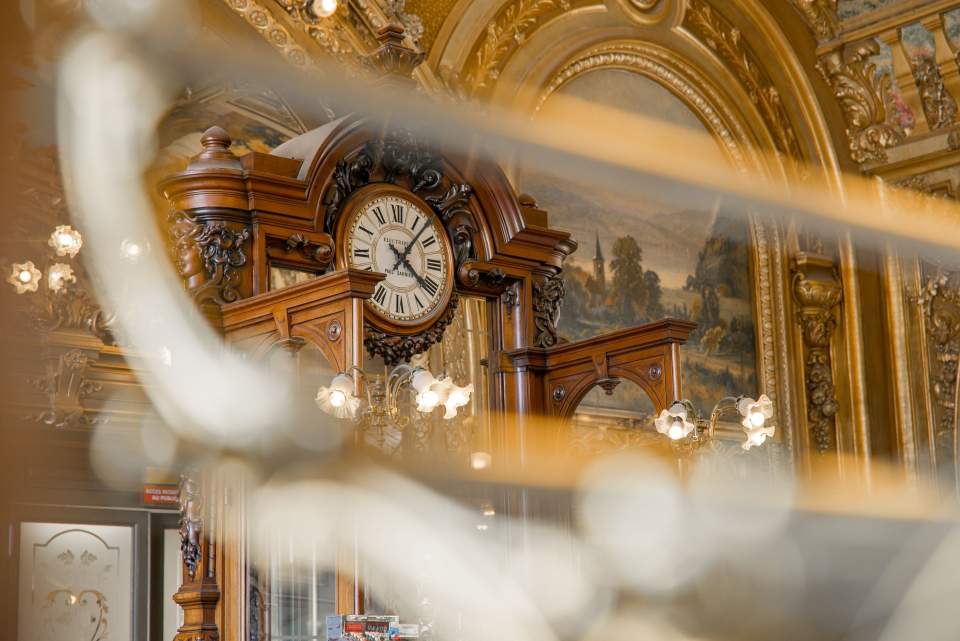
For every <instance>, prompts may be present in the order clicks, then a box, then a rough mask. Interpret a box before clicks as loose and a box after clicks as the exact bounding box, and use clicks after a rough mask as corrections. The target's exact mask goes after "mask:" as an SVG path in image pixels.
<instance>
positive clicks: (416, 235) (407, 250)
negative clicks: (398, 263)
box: [403, 220, 430, 258]
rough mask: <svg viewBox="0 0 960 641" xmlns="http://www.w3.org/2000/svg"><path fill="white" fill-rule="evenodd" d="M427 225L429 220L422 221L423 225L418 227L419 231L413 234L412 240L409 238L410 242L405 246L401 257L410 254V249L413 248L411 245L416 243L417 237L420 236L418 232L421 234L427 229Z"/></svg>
mask: <svg viewBox="0 0 960 641" xmlns="http://www.w3.org/2000/svg"><path fill="white" fill-rule="evenodd" d="M429 226H430V222H429V221H426V220H425V221H423V227H421V228H420V231H418V232H417V233H416V234H414V236H413V240H411V241H410V243H409V244H408V245H407V246H406V248H405V249H404V250H403V257H404V258H406V257H407V256H409V255H410V250H411V249H413V246H414V245H415V244H416V242H417V239H419V238H420V234H422V233H423V232H425V231H427V227H429Z"/></svg>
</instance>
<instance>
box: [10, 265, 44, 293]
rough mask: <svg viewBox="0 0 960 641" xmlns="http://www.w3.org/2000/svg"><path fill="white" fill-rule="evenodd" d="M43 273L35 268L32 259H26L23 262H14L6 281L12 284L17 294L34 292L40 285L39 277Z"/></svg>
mask: <svg viewBox="0 0 960 641" xmlns="http://www.w3.org/2000/svg"><path fill="white" fill-rule="evenodd" d="M42 276H43V274H42V273H41V272H40V270H39V269H37V267H36V265H34V264H33V261H31V260H28V261H27V262H25V263H14V264H13V268H12V270H11V272H10V276H8V277H7V282H8V283H10V284H11V285H13V287H14V289H16V290H17V293H18V294H25V293H27V292H35V291H37V289H38V288H39V287H40V278H41V277H42Z"/></svg>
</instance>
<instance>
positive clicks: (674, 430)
mask: <svg viewBox="0 0 960 641" xmlns="http://www.w3.org/2000/svg"><path fill="white" fill-rule="evenodd" d="M653 424H654V427H656V428H657V431H658V432H659V433H661V434H664V435H665V436H667V437H668V438H670V439H672V440H674V441H677V440H680V439H682V438H686V437H687V436H689V435H690V434H691V433H692V432H693V430H694V429H695V427H696V426H695V425H694V424H693V423H691V422H690V421H688V420H687V408H686V407H684V406H683V404H682V403H674V404H673V405H671V406H670V407H669V408H668V409H665V410H663V411H662V412H660V415H659V416H658V417H657V418H656V420H654V422H653Z"/></svg>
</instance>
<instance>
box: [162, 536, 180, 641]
mask: <svg viewBox="0 0 960 641" xmlns="http://www.w3.org/2000/svg"><path fill="white" fill-rule="evenodd" d="M181 558H182V555H181V553H180V531H179V530H178V529H176V528H167V529H166V530H164V531H163V638H164V640H165V641H170V639H172V638H173V637H175V636H176V635H177V628H179V627H180V626H181V625H183V610H181V609H180V606H178V605H177V604H176V603H174V601H173V595H174V594H176V592H177V590H178V589H180V578H181V577H180V574H181V573H180V567H181V563H182V561H181Z"/></svg>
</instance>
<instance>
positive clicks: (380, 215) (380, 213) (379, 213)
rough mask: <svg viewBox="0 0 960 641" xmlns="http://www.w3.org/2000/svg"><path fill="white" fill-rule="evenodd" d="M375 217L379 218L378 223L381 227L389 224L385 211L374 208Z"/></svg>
mask: <svg viewBox="0 0 960 641" xmlns="http://www.w3.org/2000/svg"><path fill="white" fill-rule="evenodd" d="M373 215H374V216H376V217H377V221H378V222H379V223H380V224H381V225H386V224H387V219H386V218H385V217H384V215H383V210H382V209H380V208H379V207H374V208H373Z"/></svg>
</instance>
